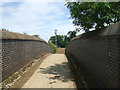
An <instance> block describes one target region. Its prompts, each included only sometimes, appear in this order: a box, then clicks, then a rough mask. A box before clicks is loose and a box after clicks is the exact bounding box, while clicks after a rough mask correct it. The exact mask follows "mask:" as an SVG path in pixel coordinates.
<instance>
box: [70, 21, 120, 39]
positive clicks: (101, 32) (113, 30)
mask: <svg viewBox="0 0 120 90" xmlns="http://www.w3.org/2000/svg"><path fill="white" fill-rule="evenodd" d="M119 35H120V23H116V24H111V25H110V26H108V27H105V28H101V29H98V30H93V31H90V32H87V33H83V34H81V35H78V36H77V37H75V38H73V39H72V40H75V39H81V38H92V37H100V36H119Z"/></svg>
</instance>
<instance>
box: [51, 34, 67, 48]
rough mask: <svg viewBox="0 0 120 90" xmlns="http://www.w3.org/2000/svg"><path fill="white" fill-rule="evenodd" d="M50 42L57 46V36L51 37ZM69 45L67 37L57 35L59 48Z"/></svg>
mask: <svg viewBox="0 0 120 90" xmlns="http://www.w3.org/2000/svg"><path fill="white" fill-rule="evenodd" d="M49 42H50V43H53V44H55V36H51V37H50V39H49ZM67 43H68V39H67V35H57V47H61V48H64V47H65V46H66V45H67Z"/></svg>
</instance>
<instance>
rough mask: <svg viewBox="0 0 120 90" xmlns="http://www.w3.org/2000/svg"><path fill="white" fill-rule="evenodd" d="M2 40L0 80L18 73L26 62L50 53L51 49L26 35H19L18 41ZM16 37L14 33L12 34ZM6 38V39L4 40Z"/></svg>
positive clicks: (42, 41)
mask: <svg viewBox="0 0 120 90" xmlns="http://www.w3.org/2000/svg"><path fill="white" fill-rule="evenodd" d="M5 33H8V32H4V34H3V35H4V36H3V38H2V80H5V79H6V78H8V77H9V76H10V75H12V74H13V73H15V72H16V71H18V70H19V69H20V68H22V67H23V66H24V65H25V64H27V63H28V62H30V61H32V60H34V59H36V58H37V57H39V56H41V55H42V54H43V53H52V52H53V51H52V49H51V47H50V46H49V45H48V44H47V43H46V42H45V41H44V40H42V39H37V38H36V39H35V37H31V36H28V35H27V38H26V37H21V36H25V35H19V38H20V39H15V38H14V39H12V38H10V37H12V36H13V34H12V35H11V36H10V37H9V38H7V37H5ZM14 35H16V33H14ZM8 36H9V35H8ZM5 38H7V39H5Z"/></svg>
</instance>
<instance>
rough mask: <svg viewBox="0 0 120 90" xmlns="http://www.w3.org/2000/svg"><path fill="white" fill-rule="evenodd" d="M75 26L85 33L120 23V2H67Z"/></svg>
mask: <svg viewBox="0 0 120 90" xmlns="http://www.w3.org/2000/svg"><path fill="white" fill-rule="evenodd" d="M65 5H66V6H67V8H68V9H69V11H70V14H71V18H72V19H73V24H74V25H77V26H80V27H82V28H83V29H84V31H85V32H88V31H89V29H91V28H95V29H99V28H104V27H105V26H106V25H107V26H109V25H110V24H112V23H116V22H120V2H67V3H66V4H65Z"/></svg>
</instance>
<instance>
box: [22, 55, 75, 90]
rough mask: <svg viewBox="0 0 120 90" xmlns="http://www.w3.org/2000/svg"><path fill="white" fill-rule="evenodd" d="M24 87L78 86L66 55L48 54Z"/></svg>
mask: <svg viewBox="0 0 120 90" xmlns="http://www.w3.org/2000/svg"><path fill="white" fill-rule="evenodd" d="M22 88H76V85H75V83H74V79H73V78H72V75H71V71H70V68H69V65H68V61H67V58H66V56H65V55H64V54H52V55H50V56H48V57H47V58H46V59H45V60H44V61H43V63H42V64H41V65H40V66H39V68H38V69H37V70H36V71H35V73H34V74H33V75H32V76H31V78H30V79H29V80H28V81H27V82H26V84H25V85H24V86H23V87H22Z"/></svg>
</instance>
